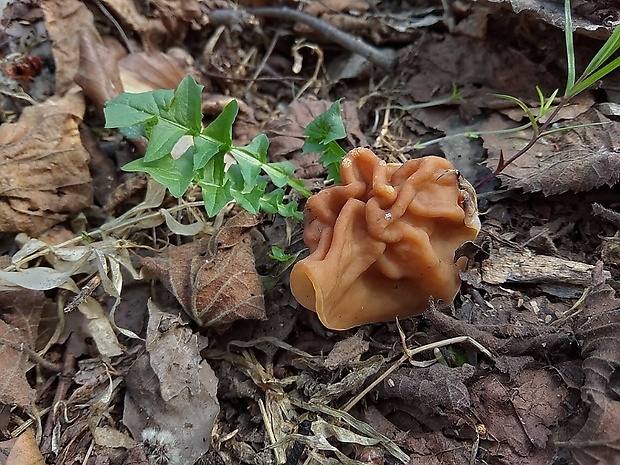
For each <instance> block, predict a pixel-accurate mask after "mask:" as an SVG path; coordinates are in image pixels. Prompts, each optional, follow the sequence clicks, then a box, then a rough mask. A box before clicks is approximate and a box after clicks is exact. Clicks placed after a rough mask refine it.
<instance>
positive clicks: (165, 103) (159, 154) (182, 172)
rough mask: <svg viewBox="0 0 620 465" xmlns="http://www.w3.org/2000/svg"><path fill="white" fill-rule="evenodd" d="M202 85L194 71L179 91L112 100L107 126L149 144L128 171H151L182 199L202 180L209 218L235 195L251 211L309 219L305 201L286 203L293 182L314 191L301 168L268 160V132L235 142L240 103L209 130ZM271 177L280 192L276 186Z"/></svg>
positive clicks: (226, 110)
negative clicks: (303, 211)
mask: <svg viewBox="0 0 620 465" xmlns="http://www.w3.org/2000/svg"><path fill="white" fill-rule="evenodd" d="M202 88H203V86H200V85H198V84H197V83H196V82H195V81H194V79H193V78H192V77H191V76H186V77H185V78H184V79H183V80H182V81H181V83H180V84H179V86H178V88H177V89H176V91H170V90H155V91H152V92H144V93H139V94H129V93H124V94H121V95H119V96H118V97H116V98H114V99H112V100H110V101H108V102H107V104H106V106H105V109H104V112H105V117H106V127H107V128H120V130H121V132H122V133H123V134H124V135H126V136H127V137H130V138H136V137H140V136H146V138H147V139H148V141H149V143H148V148H147V150H146V153H145V155H144V157H142V158H139V159H137V160H134V161H132V162H131V163H128V164H127V165H125V166H124V167H123V169H124V170H125V171H141V172H145V173H148V174H149V175H151V176H152V177H153V178H154V179H155V180H157V181H158V182H160V183H161V184H163V185H164V186H166V187H167V188H168V189H169V190H170V192H171V193H172V195H174V196H175V197H181V196H182V195H183V194H184V193H185V191H186V190H187V188H188V187H189V185H190V184H191V183H195V184H196V185H198V186H200V188H201V189H202V195H203V199H204V205H205V209H206V211H207V214H208V215H209V216H214V215H216V214H217V213H218V212H219V211H220V210H221V209H222V208H223V207H224V206H225V205H226V204H227V203H228V202H231V201H233V200H234V201H236V202H237V203H238V204H239V205H240V206H241V207H243V208H244V209H246V210H247V211H249V212H251V213H257V212H259V211H265V212H267V213H278V214H280V215H282V216H286V217H294V218H297V219H301V218H302V215H301V212H300V211H299V210H298V206H297V202H294V201H293V202H288V203H284V195H285V192H284V188H285V187H286V186H290V187H291V188H293V189H294V190H296V191H297V192H299V193H300V194H301V195H303V196H304V197H309V196H310V191H309V190H308V189H306V187H305V186H304V183H303V181H301V180H299V179H296V178H295V177H293V171H294V168H293V165H292V164H291V163H290V162H287V161H284V162H277V163H271V162H268V161H267V149H268V147H269V140H268V139H267V136H265V135H264V134H260V135H258V136H256V137H255V138H254V139H253V140H252V141H251V142H250V143H249V144H248V145H246V146H244V147H236V146H234V145H233V143H232V126H233V123H234V121H235V118H236V117H237V113H238V111H239V106H238V104H237V102H236V101H235V100H232V101H231V102H230V103H229V104H228V105H227V106H226V107H225V108H224V110H223V111H222V113H221V114H220V115H219V116H218V117H217V118H216V119H215V120H214V121H213V122H212V123H211V124H209V125H208V126H207V127H204V128H203V127H202V119H203V115H202V111H201V102H202V100H201V92H202ZM227 155H228V156H229V157H227ZM268 181H271V183H272V184H273V185H274V186H275V189H273V190H271V191H268V189H267V186H268Z"/></svg>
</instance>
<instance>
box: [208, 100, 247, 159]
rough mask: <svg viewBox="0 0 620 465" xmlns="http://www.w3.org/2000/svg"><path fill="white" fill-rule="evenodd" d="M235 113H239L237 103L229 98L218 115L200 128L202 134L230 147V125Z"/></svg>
mask: <svg viewBox="0 0 620 465" xmlns="http://www.w3.org/2000/svg"><path fill="white" fill-rule="evenodd" d="M237 113H239V104H238V103H237V101H236V100H231V101H230V103H229V104H228V105H226V106H225V107H224V109H223V110H222V112H221V113H220V114H219V115H218V117H217V118H215V119H214V120H213V122H212V123H211V124H209V125H208V126H207V127H206V128H204V129H203V130H202V134H203V135H205V136H208V137H211V138H213V139H215V140H218V141H220V142H222V143H223V144H224V145H226V146H228V147H232V126H233V123H234V122H235V118H237Z"/></svg>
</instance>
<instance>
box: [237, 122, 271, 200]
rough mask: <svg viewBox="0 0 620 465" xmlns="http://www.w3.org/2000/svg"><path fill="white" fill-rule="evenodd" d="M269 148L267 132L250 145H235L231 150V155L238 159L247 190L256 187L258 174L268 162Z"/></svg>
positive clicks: (253, 140)
mask: <svg viewBox="0 0 620 465" xmlns="http://www.w3.org/2000/svg"><path fill="white" fill-rule="evenodd" d="M268 148H269V139H268V138H267V136H266V135H265V134H259V135H258V136H256V137H255V138H254V139H252V142H250V143H249V144H248V145H246V146H244V147H235V148H234V149H233V150H232V151H231V155H232V156H233V158H234V159H235V160H236V161H237V165H238V168H239V170H240V172H241V174H242V176H243V181H244V183H245V184H246V186H247V187H246V190H247V191H250V190H252V189H254V185H255V184H256V180H257V178H258V175H259V174H260V172H261V169H262V168H263V165H265V164H266V163H267V149H268ZM278 187H279V186H278Z"/></svg>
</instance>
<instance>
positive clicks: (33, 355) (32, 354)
mask: <svg viewBox="0 0 620 465" xmlns="http://www.w3.org/2000/svg"><path fill="white" fill-rule="evenodd" d="M0 344H4V345H5V346H8V347H10V348H11V349H13V350H16V351H18V352H22V353H24V354H26V355H27V356H28V357H29V358H30V360H32V361H33V362H35V363H37V364H38V365H41V366H42V367H43V368H47V369H48V370H50V371H54V372H56V373H58V372H59V371H61V370H62V366H60V365H57V364H56V363H52V362H48V361H47V360H45V359H44V358H43V357H41V356H40V355H39V354H38V353H37V352H36V351H34V350H32V349H31V348H30V347H28V346H27V345H26V344H24V343H23V342H20V343H18V342H13V341H11V340H9V339H5V338H3V337H0Z"/></svg>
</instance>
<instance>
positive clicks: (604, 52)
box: [583, 27, 620, 76]
mask: <svg viewBox="0 0 620 465" xmlns="http://www.w3.org/2000/svg"><path fill="white" fill-rule="evenodd" d="M619 48H620V27H617V28H616V30H615V31H614V32H613V34H612V35H611V36H609V39H607V40H606V41H605V43H604V44H603V46H602V47H601V49H600V50H599V51H598V53H597V54H596V55H595V56H594V58H592V61H590V63H589V64H588V66H587V68H586V69H585V71H584V72H583V76H588V75H590V74H592V73H594V72H595V71H596V70H597V69H598V68H600V67H601V66H602V65H603V63H605V62H606V61H607V60H608V59H609V57H611V56H612V55H613V54H614V53H616V51H617V50H618V49H619Z"/></svg>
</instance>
